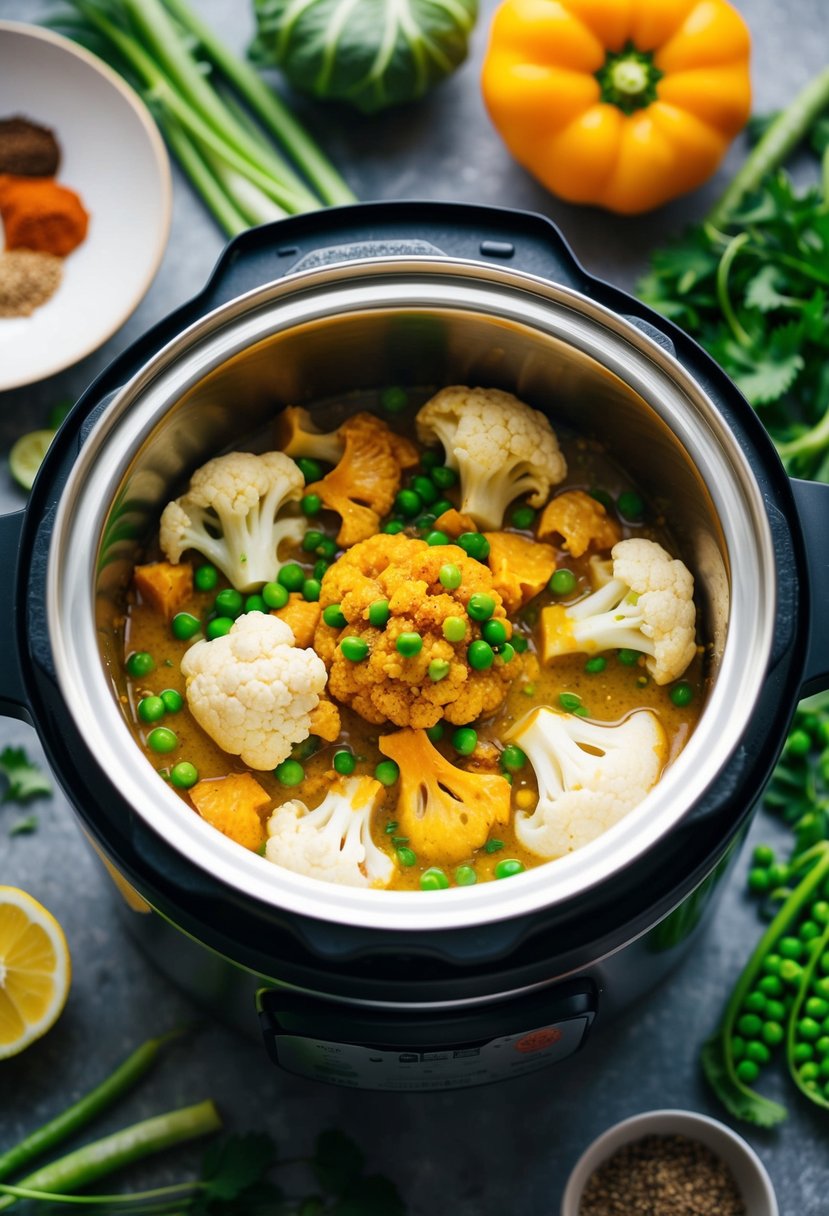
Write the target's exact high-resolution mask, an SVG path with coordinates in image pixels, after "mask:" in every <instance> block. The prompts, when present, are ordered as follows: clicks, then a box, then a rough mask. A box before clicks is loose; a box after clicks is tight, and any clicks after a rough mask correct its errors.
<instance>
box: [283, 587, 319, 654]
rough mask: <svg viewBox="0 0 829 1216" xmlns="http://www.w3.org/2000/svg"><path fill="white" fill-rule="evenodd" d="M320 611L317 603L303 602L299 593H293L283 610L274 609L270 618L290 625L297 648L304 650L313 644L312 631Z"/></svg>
mask: <svg viewBox="0 0 829 1216" xmlns="http://www.w3.org/2000/svg"><path fill="white" fill-rule="evenodd" d="M321 611H322V609H321V608H320V606H319V603H318V602H317V603H315V602H314V601H312V600H304V599H303V598H302V596H301V595H299V593H295V594H294V595H291V596H289V597H288V602H287V604H286V605H285V607H284V608H277V609H274V611H273V612H272V613H271V616H278V617H279V619H280V621H284V622H285V624H286V625H290V627H291V629H292V630H293V634H294V640H295V642H296V644H297V646H301V647H303V649H304V648H305V647H306V646H312V645H313V643H314V630H315V629H316V627H317V625H318V624H319V619H320V613H321Z"/></svg>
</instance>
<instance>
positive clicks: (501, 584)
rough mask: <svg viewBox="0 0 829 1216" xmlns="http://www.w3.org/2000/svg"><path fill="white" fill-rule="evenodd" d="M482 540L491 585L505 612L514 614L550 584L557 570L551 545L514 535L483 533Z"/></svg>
mask: <svg viewBox="0 0 829 1216" xmlns="http://www.w3.org/2000/svg"><path fill="white" fill-rule="evenodd" d="M484 536H485V537H486V538H487V540H488V541H489V557H488V558H487V565H488V566H489V568H490V570H491V571H492V585H493V587H494V588H495V590H496V591H497V592H498V594H499V595H500V597H501V599H502V600H503V601H504V607H505V608H506V610H507V612H517V611H518V609H519V608H522V607H523V606H524V604H528V603H529V602H530V600H531V599H532V598H533V597H534V596H536V595H538V593H539V591H542V590H543V589H544V587H545V586H546V585H547V583H548V582H549V579H550V575H551V574H552V573H553V571H554V570H555V568H556V555H555V552H554V551H553V549H552V547H551V546H550V545H543V544H540V543H539V542H538V541H533V540H528V539H527V537H526V536H516V535H515V533H513V532H484Z"/></svg>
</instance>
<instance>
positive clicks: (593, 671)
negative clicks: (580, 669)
mask: <svg viewBox="0 0 829 1216" xmlns="http://www.w3.org/2000/svg"><path fill="white" fill-rule="evenodd" d="M605 667H607V659H606V658H605V657H604V655H601V654H596V655H594V656H593V658H592V659H588V660H587V662H586V663H585V665H584V670H585V671H586V672H587V673H588V674H589V675H591V676H595V675H598V674H599V672H601V671H604V669H605Z"/></svg>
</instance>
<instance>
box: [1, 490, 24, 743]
mask: <svg viewBox="0 0 829 1216" xmlns="http://www.w3.org/2000/svg"><path fill="white" fill-rule="evenodd" d="M25 516H26V512H25V511H13V512H12V513H11V514H10V515H2V516H0V571H2V586H0V638H1V639H2V647H3V658H2V660H0V714H2V715H3V716H4V717H6V718H18V719H20V720H21V721H23V722H31V715H30V714H29V707H28V698H27V696H26V689H25V685H24V683H23V671H22V668H21V666H20V655H21V653H22V650H21V644H22V643H21V636H20V629H19V628H18V615H19V614H18V603H17V564H18V561H19V560H20V559H21V557H22V553H21V548H20V536H21V532H22V530H23V520H24V518H25Z"/></svg>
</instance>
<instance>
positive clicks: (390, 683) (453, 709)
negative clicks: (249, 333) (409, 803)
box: [314, 533, 522, 727]
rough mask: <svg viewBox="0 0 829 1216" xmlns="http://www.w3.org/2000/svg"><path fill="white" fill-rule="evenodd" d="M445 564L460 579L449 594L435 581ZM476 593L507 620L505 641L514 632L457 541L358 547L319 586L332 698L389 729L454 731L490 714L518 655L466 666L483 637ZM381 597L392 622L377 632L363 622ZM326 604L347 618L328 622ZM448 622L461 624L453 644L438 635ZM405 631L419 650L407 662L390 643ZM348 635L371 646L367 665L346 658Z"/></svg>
mask: <svg viewBox="0 0 829 1216" xmlns="http://www.w3.org/2000/svg"><path fill="white" fill-rule="evenodd" d="M447 563H449V564H452V565H455V566H457V568H458V570H459V571H460V574H461V582H460V586H459V587H457V588H456V589H454V590H448V589H447V588H445V587H444V586H443V585H442V583H441V582H440V578H439V573H440V568H441V566H443V565H445V564H447ZM475 593H484V594H487V595H490V596H491V597H492V601H493V605H494V609H493V614H492V615H493V617H494V618H496V619H498V620H500V621H503V622H504V624H505V626H506V632H507V636H508V637H509V636H510V634H511V632H512V626H511V625H510V623H509V622H508V621H507V620H506V614H505V612H504V607H503V604H502V602H501V597H500V596H499V595H498V593H497V591H496V590H495V588H494V587H493V583H492V576H491V574H490V572H489V569H488V568H487V567H486V566H484V565H482V564H481V563H480V562H477V561H474V560H473V559H472V558H470V557H468V556H467V554H466V553H464V551H463V549H460V548H459V547H458V546H457V545H427V544H426V542H425V541H422V540H414V539H412V538H410V537H407V536H404V535H402V534H398V535H395V536H390V535H387V534H385V533H381V534H380V535H378V536H373V537H372V538H371V540H366V541H362V542H361V543H360V544H358V545H355V546H354V547H353V548H352V549H350V550H349V551H348V552H347V553H345V554H343V556H342V557H340V558H339V559H338V560H337V561H336V562H335V563H334V564H333V565H332V566H330V567H329V569H328V570H327V572H326V574H325V577H324V578H323V580H322V591H321V594H320V604H321V605H322V608H323V619H322V620H321V622H320V624H319V625H318V626H317V631H316V634H315V635H314V648H315V650H316V651H317V653H318V654H319V655H320V657H321V658H322V659H323V660H324V662H325V663H326V665H327V667H328V668H329V678H328V691H329V693H330V694H331V695H332V696H334V697H336V698H337V700H339V701H343V702H345V704H346V705H350V706H351V708H352V709H354V710H356V711H357V713H358V714H360V715H361V717H363V718H365V719H366V721H368V722H376V723H382V722H387V721H390V722H393V723H394V724H395V726H414V727H428V726H434V724H435V723H436V722H438V721H440V719H441V717H445V718H446V719H447V721H449V722H453V723H456V724H458V725H460V724H462V723H464V722H471V721H473V720H474V719H475V718H477V717H479V716H480V715H481V714H487V713H492V712H493V711H494V710H496V709H497V708H498V707H499V705H501V703H502V702H503V700H504V698H505V697H506V694H507V690H508V687H509V684H510V682H511V681H512V680H513V679H514V678H515V677H516V676H517V675H518V674H519V673H520V670H521V665H522V661H521V659H520V658H519V656H517V655H516V656H514V657H512V658H511V659H510V661H509V662H506V663H505V662H504V659H503V658H502V657H500V656H499V655H497V654H496V657H495V660H494V662H493V664H492V666H491V667H489V668H486V669H483V670H476V669H474V668H472V667H471V666H470V665H469V663H468V662H467V650H468V647H469V645H470V644H471V643H472V642H473V641H476V640H478V639H479V638H480V637H481V623H480V622H478V621H476V620H473V619H472V618H471V617H469V616H468V614H467V605H468V603H469V600H470V598H471V597H472V595H474V594H475ZM377 600H385V601H387V602H388V611H389V618H388V621H387V623H386V625H385V627H384V628H383V629H378V628H375V627H374V626H373V625H370V624H369V620H368V616H369V608H370V606H371V605H372V604H373V603H375V601H377ZM332 604H338V605H339V607H340V610H341V611H342V614H343V616H344V617H345V621H346V624H345V625H344V626H342V627H340V628H335V627H333V626H330V625H328V624H326V622H325V609H326V608H327V607H328V606H329V605H332ZM449 617H455V618H457V619H458V620H459V621H460V622H461V624H462V626H463V635H462V636H461V637H460V638H459V639H458V640H457V641H449V640H447V638H446V637H445V636H444V633H443V625H444V622H445V621H446V620H447V619H448V618H449ZM401 633H417V634H418V635H419V636H420V637H421V639H422V641H423V645H422V648H421V649H420V651H419V652H418V653H417V654H415V655H413V656H411V657H408V658H406V657H404V656H403V655H402V654H400V653H399V651H398V650H397V647H396V643H397V639H398V638H399V636H400V634H401ZM345 637H354V638H360V639H362V640H364V641H365V642H366V643H367V644H368V653H367V655H366V657H365V658H364V659H362V660H360V661H356V662H355V661H352V660H351V659H349V658H347V657H346V655H344V654H343V652H342V650H341V648H340V643H341V642H342V640H343V638H345ZM508 653H509V652H508Z"/></svg>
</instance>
